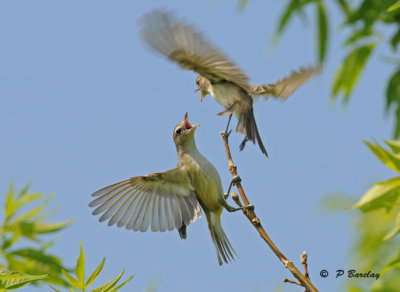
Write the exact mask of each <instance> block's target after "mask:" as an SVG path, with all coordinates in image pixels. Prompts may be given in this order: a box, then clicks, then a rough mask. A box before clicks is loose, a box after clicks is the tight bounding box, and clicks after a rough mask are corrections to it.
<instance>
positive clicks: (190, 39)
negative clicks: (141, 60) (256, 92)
mask: <svg viewBox="0 0 400 292" xmlns="http://www.w3.org/2000/svg"><path fill="white" fill-rule="evenodd" d="M141 34H142V37H143V38H144V40H145V41H146V42H147V43H148V44H149V45H150V46H151V47H152V48H153V49H154V50H156V51H158V52H159V53H161V54H163V55H165V56H167V57H168V58H169V59H171V60H173V61H175V62H177V63H178V64H179V65H180V66H181V67H182V68H184V69H190V70H194V71H196V72H197V73H199V74H200V75H202V76H204V77H206V78H207V79H209V80H210V81H211V82H212V83H214V82H219V81H222V80H228V81H231V82H233V83H235V84H237V85H238V86H240V87H242V88H243V89H244V90H246V91H249V89H250V86H249V83H248V78H247V76H246V75H245V74H244V73H243V72H242V71H241V70H240V69H239V68H238V67H236V65H235V64H233V62H231V61H230V60H229V59H228V58H226V57H225V56H224V55H223V54H221V53H220V52H219V50H217V49H215V48H214V47H213V46H212V45H211V44H210V43H209V42H208V41H207V40H205V39H204V37H203V36H202V35H201V34H200V33H199V32H197V31H196V30H195V29H194V28H193V27H192V26H190V25H189V24H187V23H185V22H184V21H176V20H175V19H174V17H173V15H172V14H171V13H168V12H164V11H160V10H155V11H152V12H149V13H147V14H145V15H144V16H143V19H142V29H141Z"/></svg>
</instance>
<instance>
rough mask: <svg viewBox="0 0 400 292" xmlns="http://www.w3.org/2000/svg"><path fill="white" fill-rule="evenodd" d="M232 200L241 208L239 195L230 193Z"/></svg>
mask: <svg viewBox="0 0 400 292" xmlns="http://www.w3.org/2000/svg"><path fill="white" fill-rule="evenodd" d="M231 197H232V200H233V201H234V202H235V203H236V205H238V206H239V207H240V208H241V207H243V205H242V203H241V202H240V199H239V195H238V194H237V193H236V192H232V193H231Z"/></svg>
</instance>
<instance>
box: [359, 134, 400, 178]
mask: <svg viewBox="0 0 400 292" xmlns="http://www.w3.org/2000/svg"><path fill="white" fill-rule="evenodd" d="M363 142H364V143H365V144H366V145H367V146H368V147H369V149H370V150H371V151H372V152H373V153H374V154H375V156H376V157H378V159H379V160H381V161H382V162H383V163H384V164H385V165H386V166H387V167H389V168H390V169H392V170H394V171H397V172H400V154H396V153H393V152H391V151H388V150H386V149H385V148H383V147H381V146H380V145H379V144H378V143H375V144H373V143H370V142H368V141H363Z"/></svg>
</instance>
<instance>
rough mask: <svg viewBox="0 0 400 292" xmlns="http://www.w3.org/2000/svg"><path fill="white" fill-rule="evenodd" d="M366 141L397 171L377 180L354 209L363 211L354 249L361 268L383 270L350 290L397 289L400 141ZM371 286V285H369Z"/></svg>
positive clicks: (399, 272)
mask: <svg viewBox="0 0 400 292" xmlns="http://www.w3.org/2000/svg"><path fill="white" fill-rule="evenodd" d="M385 143H386V145H387V147H386V148H385V147H382V146H381V145H379V144H378V143H377V142H375V141H374V142H367V141H365V144H366V145H367V146H368V147H369V149H370V150H371V151H372V153H373V154H374V155H375V156H376V157H377V158H378V159H379V160H380V161H381V162H382V163H383V164H384V165H386V166H387V167H388V168H389V169H391V170H393V171H394V172H395V173H396V176H394V177H393V178H391V179H388V180H386V181H382V182H378V183H375V184H374V185H373V186H372V187H371V188H370V189H369V190H368V191H367V192H366V193H365V194H364V195H363V196H362V197H361V199H360V200H359V201H358V202H357V203H356V204H355V205H354V206H352V208H354V209H359V210H361V211H362V212H363V213H364V214H363V216H361V217H360V218H359V220H358V223H357V226H356V230H357V232H358V234H359V237H358V239H357V242H356V245H355V246H356V247H355V248H354V253H353V254H354V255H355V259H354V262H355V263H356V264H357V267H358V269H363V270H364V271H368V270H371V271H374V272H380V273H381V277H380V278H379V280H378V281H374V282H368V281H364V282H363V283H361V284H360V285H359V286H358V287H355V286H351V287H349V289H348V290H349V291H374V292H383V291H385V292H390V291H398V287H400V269H399V267H400V248H399V246H400V237H399V236H398V234H399V233H400V141H385ZM369 286H372V287H369Z"/></svg>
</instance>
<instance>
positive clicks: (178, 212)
mask: <svg viewBox="0 0 400 292" xmlns="http://www.w3.org/2000/svg"><path fill="white" fill-rule="evenodd" d="M198 126H199V125H192V124H190V123H189V120H188V116H187V113H186V115H185V118H184V119H183V121H181V122H180V123H179V124H178V125H177V126H176V127H175V129H174V132H173V139H174V142H175V145H176V151H177V153H178V166H177V167H175V168H173V169H170V170H167V171H164V172H156V173H152V174H149V175H145V176H136V177H132V178H130V179H127V180H124V181H121V182H118V183H115V184H112V185H110V186H108V187H105V188H102V189H100V190H98V191H97V192H95V193H94V194H92V196H93V197H95V199H94V200H93V201H91V202H90V203H89V206H90V207H96V209H94V211H93V213H92V214H93V215H98V214H102V215H101V217H100V219H99V221H100V222H102V221H106V220H108V225H109V226H112V225H115V224H117V226H118V227H123V226H125V228H126V229H127V230H133V231H142V232H144V231H147V230H148V229H149V228H150V229H151V231H161V232H163V231H166V230H174V229H177V230H178V232H179V235H180V237H181V238H182V239H186V236H187V234H186V227H187V226H188V225H189V224H190V223H191V222H194V221H196V220H197V219H198V218H200V217H201V215H202V211H201V210H203V211H204V213H205V215H206V219H207V223H208V228H209V230H210V234H211V238H212V241H213V243H214V246H215V249H216V252H217V258H218V263H219V264H220V265H221V264H222V263H223V262H225V263H228V261H231V260H233V259H234V254H236V253H235V251H234V249H233V247H232V245H231V243H230V242H229V240H228V238H227V237H226V235H225V232H224V230H223V229H222V226H221V219H220V216H221V213H222V210H223V209H224V208H225V209H226V210H227V211H229V212H234V211H237V210H240V208H234V207H232V206H230V205H229V204H228V203H227V202H226V200H225V198H224V192H223V189H222V184H221V178H220V176H219V174H218V171H217V170H216V169H215V167H214V166H213V165H212V164H211V162H209V161H208V160H207V159H206V158H205V157H204V156H203V155H202V154H201V153H200V152H199V151H198V150H197V147H196V143H195V139H194V133H195V130H196V128H197V127H198ZM231 184H232V182H231Z"/></svg>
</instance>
